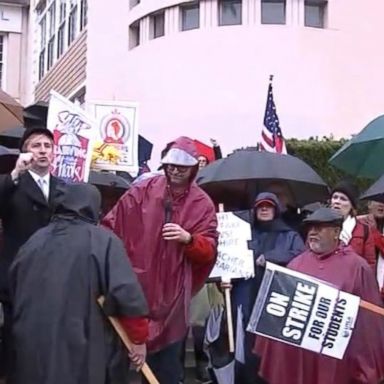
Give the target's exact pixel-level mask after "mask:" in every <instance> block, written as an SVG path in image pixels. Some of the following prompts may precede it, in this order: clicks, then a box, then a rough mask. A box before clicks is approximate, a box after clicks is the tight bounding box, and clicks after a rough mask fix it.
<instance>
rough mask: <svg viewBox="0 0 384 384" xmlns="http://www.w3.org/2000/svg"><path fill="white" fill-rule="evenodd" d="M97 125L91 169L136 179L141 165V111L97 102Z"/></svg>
mask: <svg viewBox="0 0 384 384" xmlns="http://www.w3.org/2000/svg"><path fill="white" fill-rule="evenodd" d="M93 105H94V107H93V108H94V115H95V117H96V120H97V123H98V129H97V137H96V142H95V147H94V151H93V156H92V168H94V169H102V170H110V171H124V172H128V173H130V174H131V175H133V176H134V175H136V174H137V172H138V170H139V165H138V137H139V134H138V107H137V105H136V104H133V103H123V102H96V103H93Z"/></svg>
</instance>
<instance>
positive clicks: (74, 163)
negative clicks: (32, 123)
mask: <svg viewBox="0 0 384 384" xmlns="http://www.w3.org/2000/svg"><path fill="white" fill-rule="evenodd" d="M95 127H96V123H95V121H94V120H93V119H92V118H91V117H90V116H89V115H88V114H87V113H86V112H85V111H84V110H83V109H81V108H80V107H79V106H77V105H75V104H73V103H71V102H70V101H69V100H67V99H66V98H65V97H63V96H61V95H59V94H58V93H57V92H55V91H51V98H50V101H49V110H48V121H47V128H48V129H49V130H50V131H51V132H52V133H53V136H54V154H55V158H54V161H53V169H52V173H53V174H54V175H55V176H57V177H59V178H61V179H63V180H65V181H71V182H87V181H88V177H89V170H90V165H91V158H92V148H93V141H94V137H95Z"/></svg>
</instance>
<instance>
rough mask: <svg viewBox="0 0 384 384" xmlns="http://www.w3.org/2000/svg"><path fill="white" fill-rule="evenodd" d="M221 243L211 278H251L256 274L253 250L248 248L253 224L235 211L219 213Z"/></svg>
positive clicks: (218, 228)
mask: <svg viewBox="0 0 384 384" xmlns="http://www.w3.org/2000/svg"><path fill="white" fill-rule="evenodd" d="M217 220H218V227H217V230H218V232H219V244H218V247H217V260H216V264H215V266H214V268H213V270H212V272H211V275H210V278H223V277H224V278H226V279H235V278H249V277H252V276H254V274H255V268H254V262H253V251H251V250H249V249H248V241H249V240H251V239H252V232H251V225H250V224H249V223H248V222H246V221H245V220H243V219H241V218H240V217H238V216H236V214H234V213H233V212H220V213H218V214H217Z"/></svg>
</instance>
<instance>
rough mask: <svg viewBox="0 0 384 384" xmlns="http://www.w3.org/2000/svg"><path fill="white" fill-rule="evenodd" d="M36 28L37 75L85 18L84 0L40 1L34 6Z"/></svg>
mask: <svg viewBox="0 0 384 384" xmlns="http://www.w3.org/2000/svg"><path fill="white" fill-rule="evenodd" d="M36 15H37V19H38V21H37V23H38V28H39V31H40V34H39V38H40V50H39V52H38V55H39V56H38V62H39V64H38V78H39V80H40V79H41V78H42V77H44V75H45V73H46V72H47V71H49V69H50V68H51V67H52V66H53V65H54V64H55V62H56V61H57V60H58V59H59V58H60V57H61V56H62V55H63V54H64V53H65V50H66V49H68V47H69V46H70V45H71V43H72V42H73V41H74V40H75V39H76V38H77V36H78V35H79V33H80V31H82V30H84V29H85V27H86V25H87V21H88V1H87V0H43V1H40V2H39V4H38V6H37V8H36ZM36 59H37V58H36Z"/></svg>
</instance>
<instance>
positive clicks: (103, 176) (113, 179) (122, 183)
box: [88, 171, 130, 189]
mask: <svg viewBox="0 0 384 384" xmlns="http://www.w3.org/2000/svg"><path fill="white" fill-rule="evenodd" d="M88 182H89V183H91V184H94V185H96V186H102V187H109V188H117V189H128V188H129V185H130V184H129V182H128V181H127V180H126V179H124V178H123V177H121V176H118V175H115V174H114V173H111V172H97V171H91V172H90V173H89V180H88Z"/></svg>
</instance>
